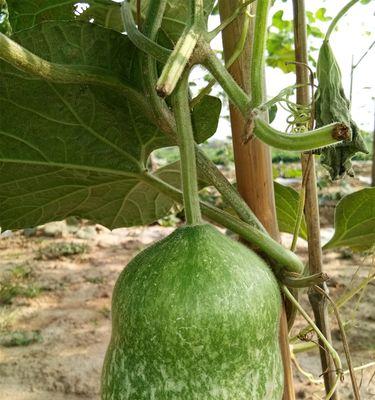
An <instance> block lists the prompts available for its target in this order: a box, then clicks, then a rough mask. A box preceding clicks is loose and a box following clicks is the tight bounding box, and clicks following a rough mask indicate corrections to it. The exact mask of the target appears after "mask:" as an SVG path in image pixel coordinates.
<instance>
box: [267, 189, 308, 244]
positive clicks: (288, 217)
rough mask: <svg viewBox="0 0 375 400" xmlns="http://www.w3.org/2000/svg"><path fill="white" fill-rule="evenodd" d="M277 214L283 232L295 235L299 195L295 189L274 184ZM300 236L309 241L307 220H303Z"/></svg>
mask: <svg viewBox="0 0 375 400" xmlns="http://www.w3.org/2000/svg"><path fill="white" fill-rule="evenodd" d="M274 188H275V200H276V213H277V221H278V224H279V229H280V231H281V232H287V233H293V231H294V226H295V223H296V219H297V211H298V202H299V194H298V192H296V191H295V190H294V189H293V188H291V187H288V186H284V185H281V184H280V183H277V182H274ZM299 236H300V237H301V238H302V239H305V240H307V228H306V221H305V218H303V219H302V223H301V229H300V231H299Z"/></svg>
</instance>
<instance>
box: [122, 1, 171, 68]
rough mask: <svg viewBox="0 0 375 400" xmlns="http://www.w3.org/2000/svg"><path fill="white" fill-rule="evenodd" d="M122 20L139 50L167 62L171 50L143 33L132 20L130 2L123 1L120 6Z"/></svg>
mask: <svg viewBox="0 0 375 400" xmlns="http://www.w3.org/2000/svg"><path fill="white" fill-rule="evenodd" d="M121 15H122V21H123V23H124V27H125V30H126V33H127V35H128V37H129V39H130V41H131V42H132V43H133V44H134V45H135V46H136V47H137V48H138V49H140V50H142V51H144V52H145V53H147V54H149V55H150V56H152V57H154V58H155V59H157V60H158V61H160V62H163V63H165V62H167V60H168V58H169V56H170V55H171V53H172V51H171V50H169V49H167V48H165V47H163V46H160V45H159V44H158V43H156V42H154V41H153V40H151V39H150V38H148V37H147V36H145V35H143V34H142V33H141V32H140V31H139V30H138V28H137V26H136V25H135V22H134V18H133V14H132V10H131V6H130V3H128V1H124V2H123V3H122V6H121Z"/></svg>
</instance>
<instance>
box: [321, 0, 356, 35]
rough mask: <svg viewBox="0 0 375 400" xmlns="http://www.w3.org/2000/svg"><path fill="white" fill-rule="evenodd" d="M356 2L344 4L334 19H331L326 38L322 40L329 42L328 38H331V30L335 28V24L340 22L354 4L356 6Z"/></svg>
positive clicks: (354, 0) (353, 0) (352, 0)
mask: <svg viewBox="0 0 375 400" xmlns="http://www.w3.org/2000/svg"><path fill="white" fill-rule="evenodd" d="M358 2H359V0H351V1H349V3H348V4H346V5H345V6H344V7H343V8H342V9H341V10H340V11H339V13H338V14H337V15H336V17H335V18H333V20H332V22H331V24H330V26H329V28H328V30H327V33H326V37H325V39H324V40H329V38H330V36H331V33H332V32H333V30H334V29H335V27H336V25H337V23H338V22H339V21H340V19H341V18H342V17H343V16H344V15H345V14H346V13H347V12H348V10H349V9H350V8H351V7H352V6H354V4H356V3H358Z"/></svg>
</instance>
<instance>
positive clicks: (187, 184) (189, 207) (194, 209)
mask: <svg viewBox="0 0 375 400" xmlns="http://www.w3.org/2000/svg"><path fill="white" fill-rule="evenodd" d="M188 78H189V71H185V73H184V74H183V76H182V77H181V79H180V81H179V83H178V84H177V88H176V91H175V93H174V94H173V96H172V104H173V112H174V115H175V118H176V125H177V134H178V136H179V147H180V157H181V181H182V190H183V194H184V208H185V218H186V222H187V224H188V225H197V224H200V223H201V222H202V216H201V210H200V207H199V195H198V183H197V168H196V162H195V148H194V133H193V126H192V123H191V115H190V107H189V81H188Z"/></svg>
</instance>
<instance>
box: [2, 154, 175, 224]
mask: <svg viewBox="0 0 375 400" xmlns="http://www.w3.org/2000/svg"><path fill="white" fill-rule="evenodd" d="M72 150H74V149H72ZM0 167H1V175H0V225H1V227H2V228H3V229H19V228H24V227H30V226H36V225H40V224H43V223H45V222H48V221H55V220H61V219H64V218H66V217H68V216H72V215H74V216H79V217H81V218H87V219H90V220H92V221H95V222H98V223H100V224H102V225H105V226H107V227H108V228H111V229H113V228H118V227H125V226H135V225H147V224H150V223H152V222H154V221H156V220H157V219H159V218H161V217H163V216H165V215H167V214H168V212H169V211H170V209H171V207H172V206H173V202H172V201H171V200H170V199H169V198H167V197H166V196H164V195H163V194H161V193H160V192H158V191H157V190H155V189H154V188H153V187H151V186H149V185H148V184H146V183H144V182H143V181H142V176H141V175H137V174H134V175H129V174H126V173H123V172H121V171H116V170H115V169H113V170H112V171H111V170H107V171H100V170H99V169H98V170H95V169H94V168H92V167H87V168H86V169H85V168H84V166H82V165H77V166H71V167H67V166H65V165H62V166H61V167H57V166H53V165H51V166H47V165H43V164H35V165H33V164H31V163H29V162H27V161H26V162H25V163H22V162H14V163H8V162H3V163H1V164H0ZM155 175H156V176H158V177H159V178H161V179H166V180H168V182H169V183H170V184H173V185H175V186H178V185H179V170H178V169H176V167H175V165H172V166H171V167H170V166H166V167H164V168H161V169H160V170H158V171H157V172H156V173H155Z"/></svg>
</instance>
